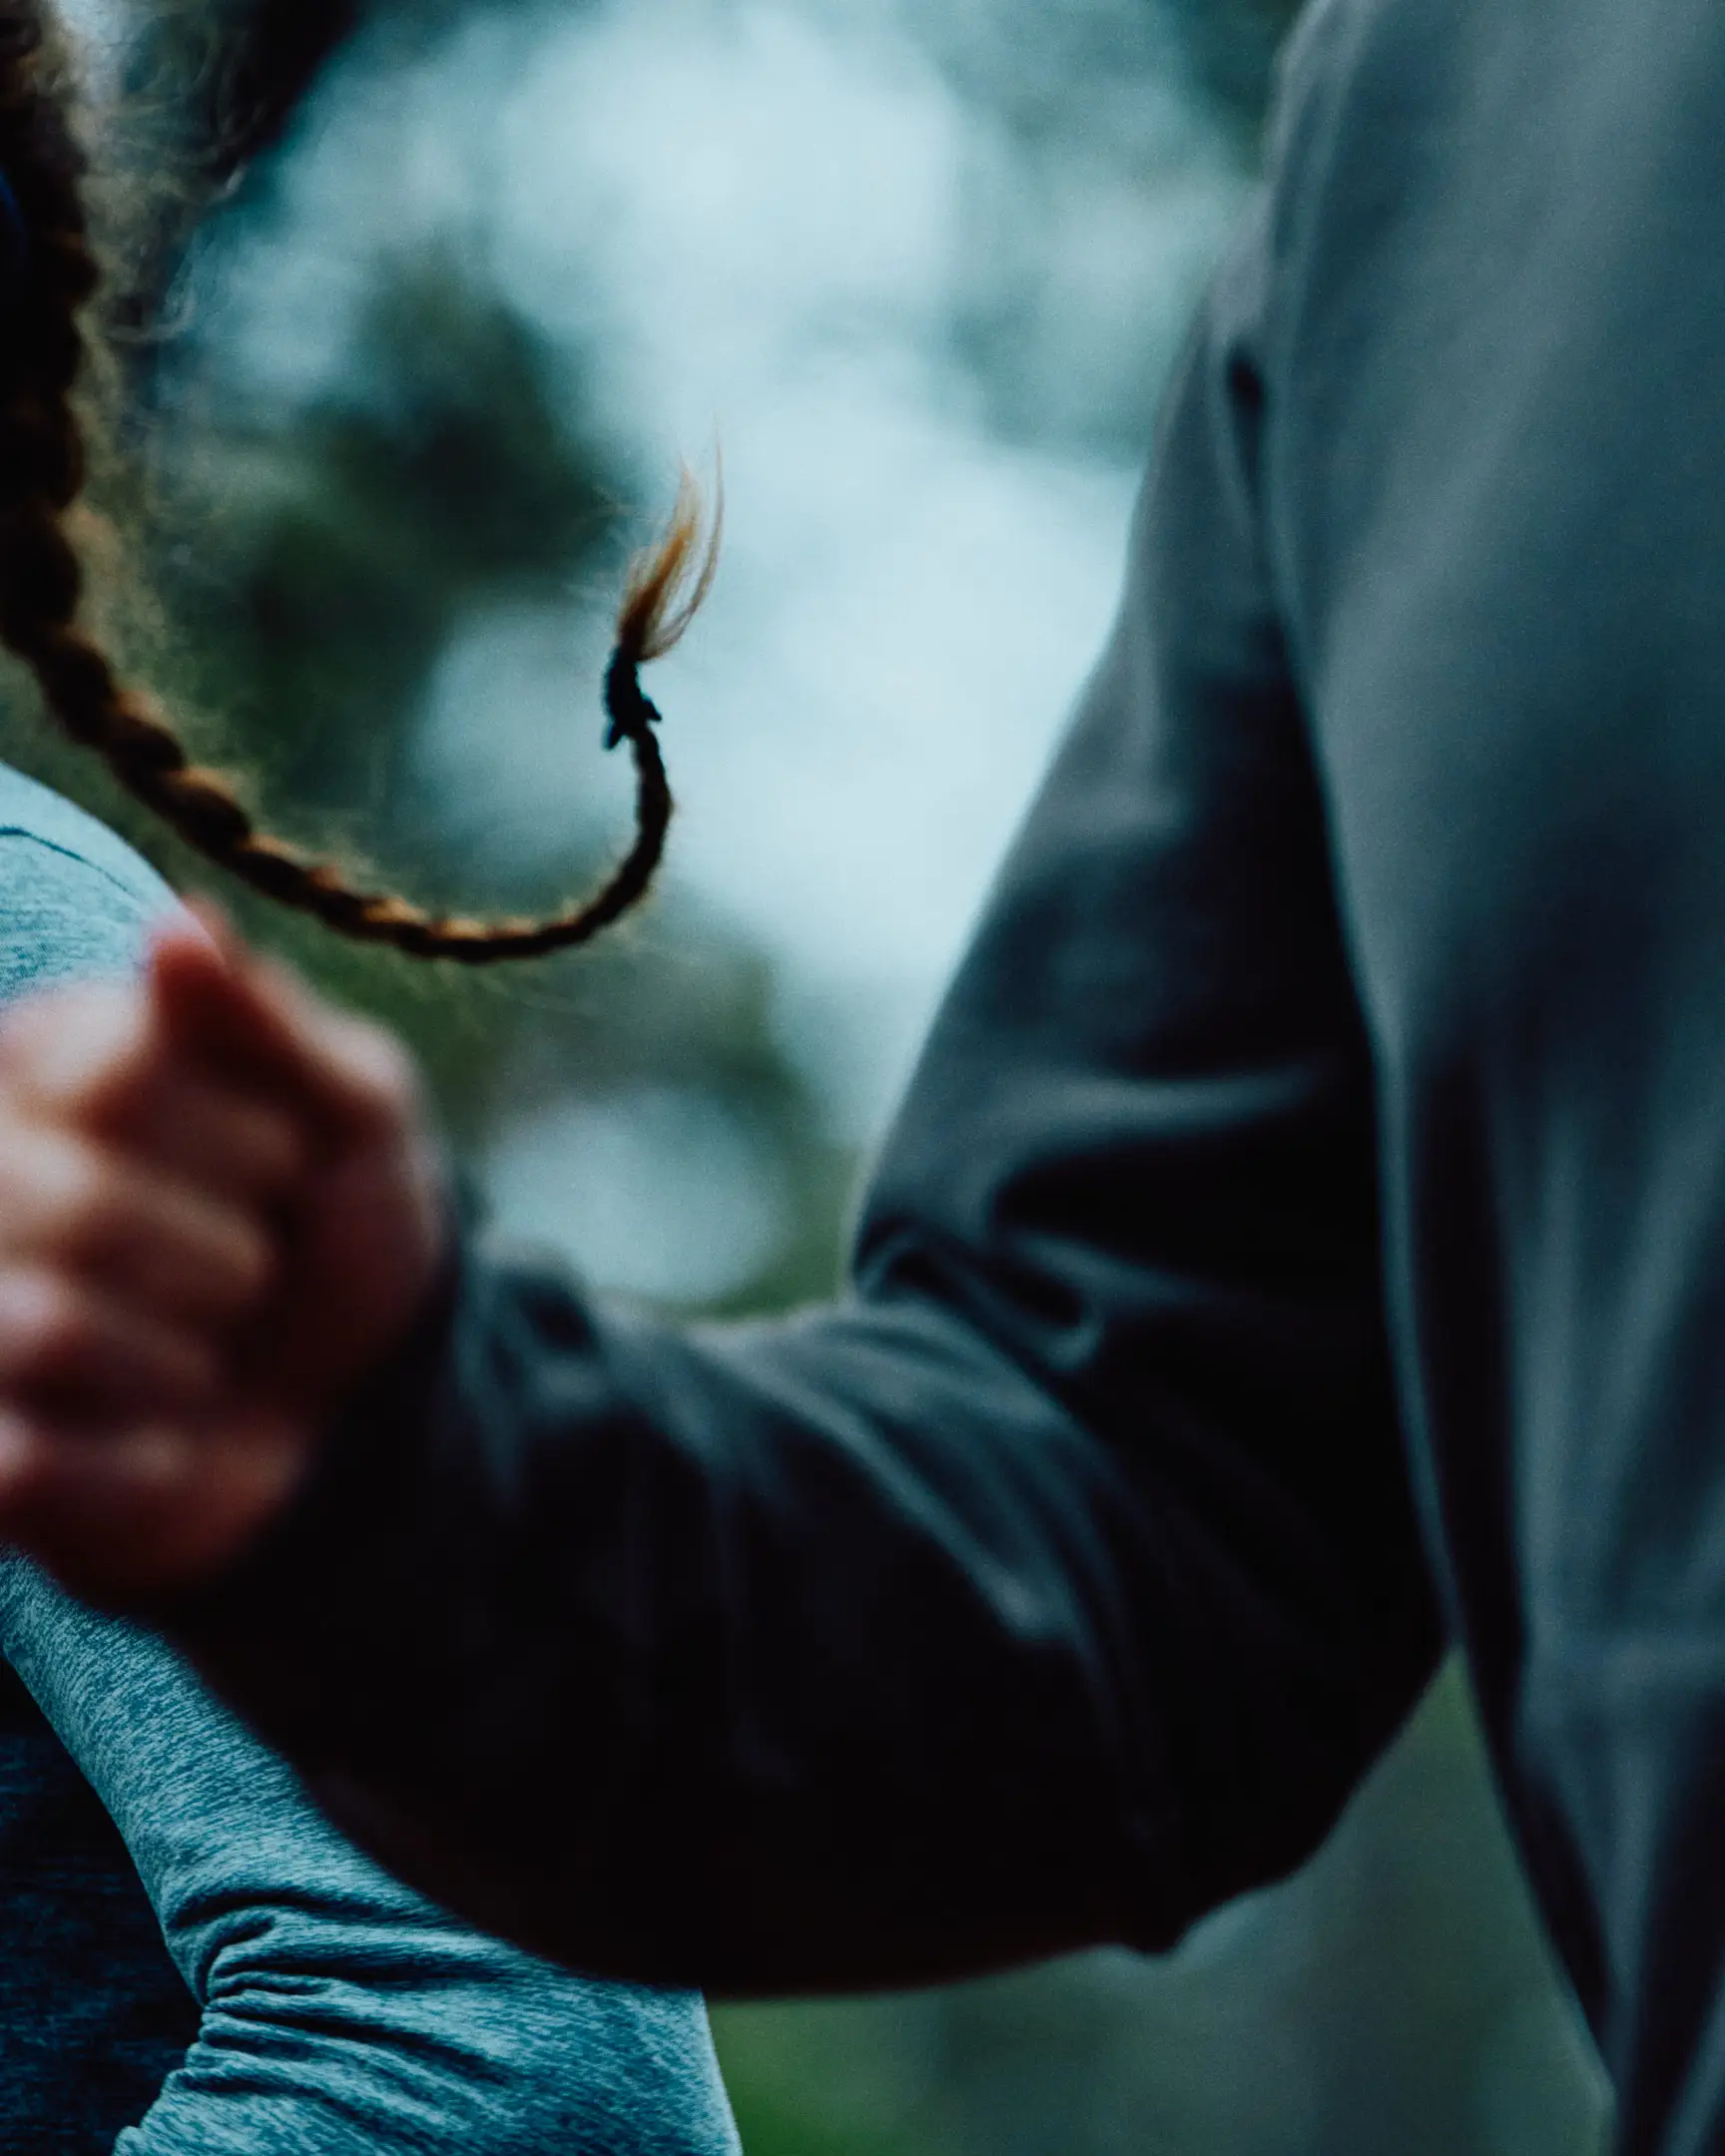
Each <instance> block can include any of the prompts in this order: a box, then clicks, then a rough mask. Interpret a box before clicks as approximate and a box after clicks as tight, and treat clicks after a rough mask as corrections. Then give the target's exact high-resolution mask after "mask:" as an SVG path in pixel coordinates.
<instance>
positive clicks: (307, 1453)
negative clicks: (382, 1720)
mask: <svg viewBox="0 0 1725 2156" xmlns="http://www.w3.org/2000/svg"><path fill="white" fill-rule="evenodd" d="M445 1233H446V1230H445V1208H444V1205H443V1199H442V1182H441V1175H440V1171H439V1167H438V1163H437V1159H436V1156H435V1153H434V1150H433V1148H432V1146H431V1144H430V1142H429V1139H428V1137H427V1135H426V1128H425V1123H424V1118H423V1116H422V1114H421V1111H420V1109H419V1105H418V1095H417V1088H416V1085H415V1082H414V1078H413V1074H412V1070H411V1067H410V1065H409V1064H408V1062H407V1059H406V1058H405V1056H404V1055H403V1054H402V1052H401V1051H400V1049H399V1048H398V1047H397V1046H396V1045H395V1043H394V1042H393V1041H392V1040H391V1039H390V1037H389V1036H388V1035H386V1034H384V1033H382V1032H380V1031H378V1030H377V1029H376V1028H375V1027H372V1026H369V1025H366V1024H363V1023H361V1022H360V1021H358V1020H355V1019H352V1018H348V1017H344V1016H342V1015H340V1014H338V1013H335V1012H333V1011H331V1010H329V1009H328V1008H327V1007H326V1006H324V1005H322V1004H321V1003H319V1002H318V1001H317V1000H315V999H314V998H313V997H312V996H311V995H310V994H309V992H308V991H307V990H305V989H304V988H303V987H302V986H300V984H298V983H297V982H296V981H294V980H292V979H291V978H290V977H289V976H288V975H287V974H285V973H283V972H282V971H280V970H279V969H277V968H274V967H272V966H269V965H267V964H265V963H264V962H262V961H260V960H258V959H257V958H255V957H253V956H252V955H251V954H250V953H248V952H246V951H245V950H244V949H243V948H242V947H241V946H240V945H239V944H238V943H237V942H236V941H235V939H234V938H233V937H232V935H231V934H230V933H229V931H228V930H227V929H226V927H225V925H224V924H223V923H222V922H221V921H220V920H219V919H218V918H216V917H215V916H208V915H207V916H205V917H204V918H203V919H202V921H201V922H194V921H178V922H175V923H174V924H172V925H171V926H169V927H167V928H165V929H164V930H163V931H162V932H161V933H160V935H159V936H158V938H157V940H156V943H155V946H154V948H153V950H152V953H151V959H150V964H149V967H148V969H147V972H146V974H145V976H144V978H143V979H142V980H141V981H140V982H138V983H135V984H104V985H100V986H83V987H78V988H70V989H63V990H59V991H55V992H52V993H49V994H46V995H43V996H41V997H38V998H33V999H30V1000H29V1001H26V1002H24V1003H21V1004H19V1005H18V1006H17V1007H16V1008H15V1009H14V1010H13V1011H12V1012H10V1013H8V1014H7V1016H6V1017H5V1019H4V1021H3V1022H0V1536H4V1537H5V1538H6V1539H8V1540H11V1541H14V1542H16V1543H18V1544H20V1545H22V1546H23V1547H25V1548H28V1549H29V1550H30V1551H31V1552H32V1553H33V1554H34V1555H36V1556H38V1557H39V1558H41V1559H42V1560H43V1562H44V1563H46V1564H47V1565H48V1566H49V1568H50V1569H51V1570H53V1571H54V1572H56V1573H57V1574H58V1575H59V1576H60V1577H61V1578H62V1579H63V1580H64V1581H65V1582H66V1583H67V1584H68V1585H69V1586H71V1587H73V1588H74V1589H75V1590H77V1591H78V1592H80V1593H83V1594H85V1595H86V1596H88V1597H89V1598H90V1599H92V1600H97V1601H104V1602H108V1603H110V1604H112V1605H117V1606H119V1605H124V1604H125V1603H126V1602H127V1601H128V1600H134V1599H136V1598H138V1597H141V1596H145V1595H152V1594H160V1593H163V1592H172V1591H173V1590H175V1589H176V1588H180V1587H185V1586H190V1585H192V1584H194V1583H196V1582H197V1581H199V1580H201V1579H204V1578H206V1577H208V1576H210V1575H212V1574H213V1573H215V1572H216V1571H218V1570H220V1569H221V1568H222V1566H223V1565H224V1564H226V1563H228V1562H230V1561H231V1560H232V1559H233V1558H235V1557H236V1556H238V1554H239V1553H240V1551H241V1550H242V1549H243V1548H244V1547H245V1545H246V1544H247V1543H248V1542H249V1541H250V1540H251V1539H252V1538H253V1537H254V1536H255V1535H256V1534H258V1533H259V1532H260V1531H261V1530H262V1528H263V1527H264V1526H265V1525H266V1524H267V1523H268V1522H269V1520H270V1519H271V1518H273V1517H274V1516H275V1515H276V1513H277V1512H278V1511H279V1510H280V1509H281V1508H282V1506H283V1505H284V1504H285V1503H286V1502H287V1501H288V1497H289V1496H290V1495H291V1493H292V1490H293V1488H294V1487H295V1485H296V1484H297V1483H298V1481H299V1480H300V1478H301V1477H302V1475H303V1474H304V1472H305V1470H306V1468H307V1467H308V1465H309V1463H310V1461H311V1459H312V1457H313V1455H314V1453H315V1450H316V1447H317V1444H318V1441H319V1436H320V1432H321V1431H322V1429H323V1428H324V1427H325V1426H326V1424H327V1422H328V1420H329V1417H330V1415H331V1414H332V1412H333V1411H334V1410H335V1409H336V1408H337V1407H338V1406H339V1404H340V1402H341V1400H342V1398H343V1397H344V1395H345V1394H347V1393H348V1392H349V1391H351V1389H352V1388H353V1387H354V1386H355V1385H356V1384H357V1383H358V1382H360V1381H361V1380H362V1379H363V1377H364V1376H365V1375H366V1374H367V1372H368V1371H369V1370H370V1369H371V1368H373V1367H374V1366H375V1365H376V1364H377V1363H378V1362H379V1361H380V1360H381V1359H382V1358H383V1357H385V1356H386V1355H387V1354H388V1352H389V1351H390V1349H391V1348H393V1347H394V1346H395V1345H396V1343H397V1342H398V1341H399V1340H400V1338H401V1337H402V1336H403V1335H404V1333H405V1332H406V1330H407V1328H408V1326H409V1325H410V1324H411V1322H412V1319H413V1316H414V1314H415V1313H416V1311H417V1310H418V1308H419V1307H420V1305H421V1303H422V1302H423V1300H424V1297H425V1295H426V1293H427V1291H428V1289H429V1287H430V1284H431V1281H432V1279H433V1278H434V1276H435V1273H436V1270H437V1266H438V1262H439V1256H440V1251H441V1246H442V1241H443V1237H444V1235H445Z"/></svg>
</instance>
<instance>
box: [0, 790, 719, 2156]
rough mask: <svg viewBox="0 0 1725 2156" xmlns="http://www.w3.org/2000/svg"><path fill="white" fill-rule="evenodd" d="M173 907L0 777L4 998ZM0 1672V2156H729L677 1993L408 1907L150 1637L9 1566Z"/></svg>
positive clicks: (76, 828) (112, 841) (118, 856)
mask: <svg viewBox="0 0 1725 2156" xmlns="http://www.w3.org/2000/svg"><path fill="white" fill-rule="evenodd" d="M171 903H172V898H171V894H170V893H169V892H168V890H167V888H166V886H165V885H163V884H162V883H161V882H160V881H159V880H158V879H157V878H156V877H155V876H154V875H153V874H152V873H151V871H150V870H149V869H148V868H147V867H146V866H145V864H144V863H143V862H142V861H140V860H139V859H138V857H137V856H136V855H135V854H133V853H132V852H131V850H130V848H128V847H126V846H125V845H123V844H122V843H121V842H120V840H119V839H117V838H116V837H114V836H113V834H112V833H110V832H108V831H107V830H105V829H103V828H102V827H101V826H100V825H98V824H96V823H94V822H92V821H91V820H90V819H89V818H88V817H86V816H84V815H82V814H81V813H80V812H79V811H78V810H77V809H75V808H72V807H71V806H70V805H69V804H67V803H65V802H63V801H61V800H59V799H58V798H57V797H56V796H54V795H52V794H49V793H47V792H45V791H44V790H43V789H42V788H40V787H37V786H34V785H32V784H31V783H30V782H28V781H26V780H24V779H22V778H21V777H19V776H18V775H17V774H14V773H9V772H6V771H5V770H4V769H3V768H0V997H10V996H13V995H16V994H18V993H19V992H21V991H22V990H24V989H25V988H27V987H30V986H32V985H41V984H43V983H45V982H47V981H50V980H56V979H71V978H91V977H98V976H103V975H123V974H125V973H128V972H130V970H131V969H132V968H133V967H134V966H135V964H136V962H137V958H138V952H139V948H140V945H141V941H142V937H143V932H144V929H145V926H146V924H147V922H148V921H149V920H150V919H151V918H152V917H154V916H156V915H159V914H160V913H161V912H162V911H163V910H164V909H165V908H166V907H167V906H169V905H170V904H171ZM0 1652H3V1653H4V1655H5V1656H6V1658H7V1663H6V1665H0V2151H5V2152H7V2156H83V2152H85V2151H89V2152H91V2156H97V2152H100V2151H104V2150H108V2149H111V2148H115V2147H116V2139H115V2137H116V2135H118V2136H119V2139H118V2144H117V2147H118V2156H276V2152H280V2156H371V2152H381V2151H398V2152H403V2156H405V2152H414V2156H419V2152H425V2156H429V2152H432V2151H443V2150H447V2151H450V2152H451V2156H453V2152H457V2151H459V2152H460V2156H544V2152H546V2151H549V2150H556V2151H560V2152H561V2151H567V2152H569V2156H736V2149H737V2143H736V2138H735V2134H734V2131H733V2129H732V2126H731V2123H730V2118H729V2112H728V2109H727V2106H726V2102H725V2097H724V2092H723V2089H722V2087H721V2085H720V2082H719V2078H718V2070H717V2066H716V2063H715V2061H714V2057H713V2052H712V2047H711V2043H710V2041H709V2038H708V2033H707V2026H706V2017H705V2014H704V2012H703V2010H702V2007H701V2003H700V2001H699V1999H697V1998H694V1997H692V1996H690V1995H689V1994H688V1993H686V1992H673V1991H653V1990H646V1989H640V1988H636V1987H632V1986H619V1985H612V1984H600V1983H592V1982H588V1981H585V1980H583V1979H581V1978H578V1977H574V1976H571V1975H570V1974H568V1973H567V1972H566V1971H564V1970H561V1969H556V1968H551V1967H548V1966H547V1965H545V1964H544V1963H543V1962H540V1961H537V1960H534V1959H533V1958H532V1957H530V1956H529V1955H527V1954H525V1953H522V1952H520V1951H518V1950H516V1949H513V1948H511V1947H507V1946H504V1945H501V1944H500V1943H499V1942H497V1941H496V1940H494V1939H490V1938H485V1937H481V1936H479V1935H477V1934H475V1933H474V1932H472V1931H471V1930H469V1929H467V1928H466V1927H465V1926H463V1925H461V1924H459V1923H457V1922H456V1921H455V1920H453V1919H452V1918H450V1917H448V1916H447V1915H445V1914H444V1913H443V1912H442V1911H441V1910H439V1909H437V1908H435V1907H433V1906H431V1905H430V1904H428V1903H427V1902H425V1901H424V1900H422V1899H421V1898H420V1897H419V1896H417V1895H416V1894H413V1893H411V1892H409V1891H408V1890H407V1889H406V1888H405V1887H401V1886H400V1885H399V1884H398V1883H397V1882H395V1881H394V1880H393V1879H391V1878H389V1877H388V1876H387V1875H385V1874H384V1873H382V1872H380V1871H379V1870H378V1869H377V1867H376V1866H375V1865H374V1864H372V1863H371V1862H369V1861H368V1860H367V1859H365V1858H363V1857H361V1856H360V1855H359V1853H358V1852H357V1851H356V1850H355V1849H353V1848H352V1846H351V1845H350V1844H349V1843H347V1842H346V1841H344V1840H343V1839H342V1838H341V1837H340V1836H339V1835H338V1834H336V1833H335V1832H334V1831H333V1830H332V1829H331V1828H330V1827H329V1826H328V1825H327V1824H326V1823H325V1822H324V1821H323V1820H322V1818H321V1817H320V1816H319V1815H318V1814H317V1813H316V1812H314V1811H313V1810H312V1808H311V1807H310V1805H309V1804H308V1803H307V1801H306V1799H305V1796H304V1794H303V1792H302V1791H301V1790H300V1789H299V1787H298V1785H297V1784H296V1782H295V1781H294V1778H293V1776H292V1775H291V1773H290V1772H289V1771H288V1768H287V1767H285V1766H284V1765H283V1764H282V1762H281V1761H280V1760H278V1759H276V1758H274V1757H273V1756H272V1755H271V1754H270V1753H269V1752H267V1751H266V1750H265V1749H264V1748H263V1747H262V1746H261V1745H260V1744H259V1743H258V1742H257V1741H256V1739H254V1738H253V1737H251V1736H250V1735H249V1734H248V1733H247V1732H246V1731H244V1730H243V1729H242V1728H241V1727H240V1726H239V1725H238V1724H237V1723H236V1722H235V1721H234V1720H233V1718H232V1717H231V1716H230V1715H229V1714H228V1713H226V1712H225V1711H224V1710H223V1709H222V1708H220V1707H219V1706H218V1705H217V1704H216V1703H215V1701H214V1700H212V1699H211V1697H210V1695H209V1694H208V1692H207V1691H206V1690H205V1689H204V1687H203V1686H202V1685H201V1684H200V1683H199V1682H198V1680H197V1679H196V1678H195V1677H194V1676H193V1675H192V1673H191V1672H190V1671H189V1670H188V1669H187V1668H186V1666H185V1665H184V1664H183V1663H182V1662H180V1661H179V1660H178V1659H177V1658H176V1657H175V1656H174V1655H173V1654H171V1653H170V1652H169V1650H168V1649H167V1648H166V1647H164V1646H163V1644H162V1643H161V1642H160V1641H159V1640H157V1639H155V1638H153V1637H150V1636H149V1635H147V1634H144V1633H141V1632H138V1631H135V1630H133V1629H132V1628H130V1627H127V1626H125V1625H119V1624H115V1623H113V1622H111V1621H108V1620H106V1619H99V1618H95V1617H92V1616H91V1615H89V1614H88V1613H87V1612H86V1611H83V1610H81V1609H79V1608H78V1607H77V1606H76V1605H75V1604H73V1603H71V1602H70V1601H68V1600H67V1598H66V1597H65V1596H63V1595H61V1594H60V1593H59V1592H58V1591H57V1590H55V1589H54V1588H53V1587H52V1586H50V1585H49V1584H48V1582H47V1581H46V1580H44V1579H43V1578H42V1576H41V1575H40V1574H39V1573H37V1572H36V1571H35V1570H34V1569H33V1568H32V1567H31V1566H29V1565H28V1564H26V1563H25V1562H24V1561H23V1560H21V1559H19V1558H17V1557H4V1558H0ZM20 1680H22V1681H20ZM26 1687H28V1690H26V1689H25V1688H26ZM32 1694H33V1695H34V1701H33V1700H32V1697H31V1695H32ZM36 1703H39V1705H38V1704H36ZM55 1732H58V1736H56V1735H55ZM62 1740H63V1741H62ZM74 1762H75V1763H76V1764H74ZM80 1770H82V1772H80ZM86 1778H88V1779H86ZM104 1808H106V1809H104ZM164 1942H166V1950H164Z"/></svg>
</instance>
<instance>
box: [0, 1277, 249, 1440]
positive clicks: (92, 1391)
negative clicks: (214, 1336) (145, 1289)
mask: <svg viewBox="0 0 1725 2156" xmlns="http://www.w3.org/2000/svg"><path fill="white" fill-rule="evenodd" d="M219 1374H220V1372H219V1367H218V1362H217V1357H216V1354H215V1352H214V1349H213V1348H212V1347H211V1346H210V1344H209V1343H208V1342H207V1341H206V1340H205V1339H204V1338H203V1337H202V1335H200V1334H198V1333H193V1332H188V1331H186V1330H184V1329H182V1328H179V1327H176V1326H173V1325H171V1324H169V1323H167V1322H166V1321H164V1320H160V1319H158V1318H155V1317H153V1316H151V1315H149V1314H147V1313H144V1312H141V1311H139V1310H137V1309H135V1308H133V1307H132V1306H131V1305H129V1304H128V1303H125V1302H123V1301H121V1300H120V1299H119V1298H117V1297H114V1296H111V1295H109V1294H107V1293H106V1292H104V1291H103V1290H102V1289H100V1288H97V1287H94V1286H92V1285H90V1284H89V1283H87V1282H83V1281H78V1280H74V1279H70V1278H68V1277H66V1276H64V1275H62V1274H58V1273H55V1272H52V1271H50V1270H48V1269H47V1268H35V1267H29V1266H12V1267H8V1268H7V1269H5V1270H4V1271H0V1394H4V1395H5V1396H7V1397H8V1398H10V1399H13V1400H23V1401H28V1402H30V1403H32V1404H39V1405H45V1406H50V1407H53V1408H54V1409H56V1410H57V1411H60V1412H71V1411H73V1410H81V1411H87V1412H91V1413H101V1412H113V1411H116V1410H118V1409H121V1408H124V1410H125V1411H126V1412H127V1413H128V1414H130V1415H132V1416H134V1417H142V1416H146V1415H152V1414H156V1413H174V1412H183V1411H185V1410H188V1409H190V1408H192V1407H195V1406H198V1405H201V1404H204V1403H206V1402H208V1401H209V1400H210V1399H211V1398H212V1397H213V1396H214V1393H215V1390H216V1386H217V1381H218V1377H219Z"/></svg>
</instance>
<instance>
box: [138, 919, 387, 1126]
mask: <svg viewBox="0 0 1725 2156" xmlns="http://www.w3.org/2000/svg"><path fill="white" fill-rule="evenodd" d="M149 992H151V1000H153V1009H156V1013H158V1020H160V1024H162V1028H164V1030H166V1035H168V1037H171V1039H173V1041H175V1043H177V1046H179V1048H181V1050H184V1052H188V1054H192V1056H197V1059H203V1061H205V1063H207V1065H210V1067H212V1069H214V1072H216V1074H220V1078H222V1080H225V1082H229V1084H233V1082H244V1084H253V1087H264V1089H268V1091H272V1093H274V1095H276V1097H287V1100H291V1102H293V1104H295V1106H299V1108H301V1110H304V1113H308V1115H312V1117H314V1119H317V1121H319V1123H321V1126H323V1136H325V1138H336V1141H353V1138H368V1136H375V1134H379V1132H386V1130H392V1128H396V1126H401V1123H403V1121H409V1119H412V1117H414V1113H416V1104H418V1087H416V1080H414V1072H412V1063H409V1061H407V1056H405V1052H403V1050H401V1048H399V1046H396V1043H394V1039H392V1037H390V1035H388V1033H383V1030H381V1028H379V1026H373V1024H366V1022H364V1020H358V1018H349V1015H347V1013H342V1011H334V1009H329V1005H325V1002H323V1000H321V998H317V996H312V992H310V989H308V987H306V985H304V983H301V981H297V979H295V976H293V974H291V972H288V970H287V968H285V966H279V964H272V961H268V959H259V957H255V955H253V953H248V951H244V948H238V946H235V948H231V951H227V953H225V951H220V948H216V944H212V940H210V935H207V933H205V929H203V927H201V925H199V922H181V920H173V922H166V925H164V927H162V931H158V938H156V942H153V946H151V968H149Z"/></svg>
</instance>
